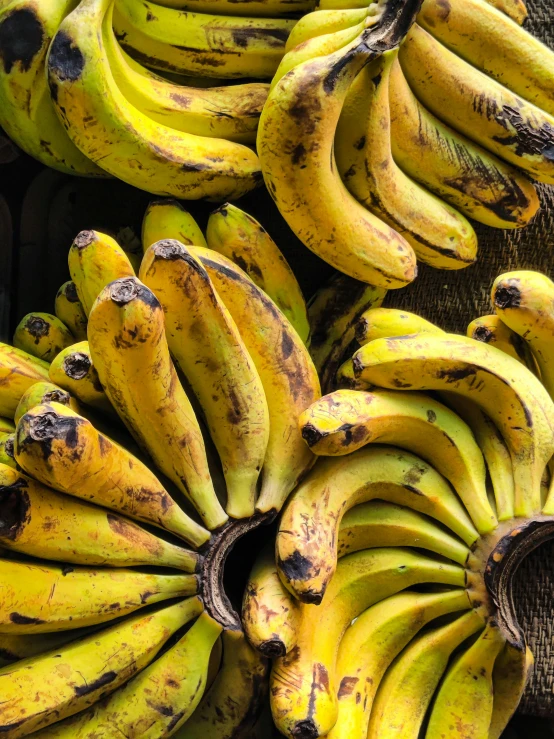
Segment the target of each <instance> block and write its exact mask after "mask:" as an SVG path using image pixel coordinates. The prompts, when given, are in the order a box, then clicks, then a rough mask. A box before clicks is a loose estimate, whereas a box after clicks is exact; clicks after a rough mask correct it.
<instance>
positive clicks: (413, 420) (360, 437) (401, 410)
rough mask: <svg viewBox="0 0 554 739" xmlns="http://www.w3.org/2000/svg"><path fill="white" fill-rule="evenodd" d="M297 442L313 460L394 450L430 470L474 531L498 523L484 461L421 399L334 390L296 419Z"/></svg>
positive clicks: (461, 431)
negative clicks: (369, 449)
mask: <svg viewBox="0 0 554 739" xmlns="http://www.w3.org/2000/svg"><path fill="white" fill-rule="evenodd" d="M300 428H301V430H302V437H303V438H304V440H305V441H306V443H307V444H308V446H309V447H310V449H311V450H312V451H313V452H314V453H315V454H318V455H324V456H343V455H345V454H348V453H349V452H351V451H355V450H356V449H360V448H361V447H363V446H365V445H366V444H374V443H378V444H394V445H395V446H399V447H401V448H403V449H407V450H408V451H410V452H412V453H413V454H417V455H418V456H419V457H422V459H424V460H425V461H427V462H429V463H430V464H433V466H434V467H435V469H436V470H437V471H438V472H440V473H441V475H443V476H444V477H446V479H447V480H449V481H450V483H451V485H452V486H453V488H454V489H455V490H456V492H457V493H458V495H459V496H460V498H461V500H462V502H463V504H464V506H465V507H466V509H467V511H468V513H469V515H470V517H471V519H472V521H473V523H474V524H475V527H476V529H477V530H478V531H479V533H480V534H482V535H483V534H488V533H490V532H491V531H492V530H494V529H495V528H496V526H497V525H498V521H497V519H496V516H495V515H494V512H493V510H492V508H491V506H490V503H489V501H488V498H487V488H486V470H485V462H484V459H483V455H482V454H481V451H480V449H479V447H478V446H477V444H476V443H475V439H474V438H473V434H472V433H471V430H470V428H469V427H468V426H467V425H466V424H465V423H464V422H463V421H462V419H461V418H460V417H459V416H457V415H456V414H455V413H453V412H452V411H451V410H450V409H448V408H446V407H445V406H444V405H442V404H441V403H438V402H437V401H436V400H433V399H432V398H429V397H427V396H425V395H422V394H420V393H410V394H408V393H402V392H398V391H397V392H393V391H389V392H387V391H382V390H377V391H375V392H371V393H369V392H360V391H357V390H337V391H335V392H334V393H331V394H329V395H325V396H324V397H323V398H320V399H319V400H317V401H316V402H315V403H314V404H313V405H312V406H311V407H310V408H308V409H307V410H306V411H304V413H303V414H302V415H301V416H300Z"/></svg>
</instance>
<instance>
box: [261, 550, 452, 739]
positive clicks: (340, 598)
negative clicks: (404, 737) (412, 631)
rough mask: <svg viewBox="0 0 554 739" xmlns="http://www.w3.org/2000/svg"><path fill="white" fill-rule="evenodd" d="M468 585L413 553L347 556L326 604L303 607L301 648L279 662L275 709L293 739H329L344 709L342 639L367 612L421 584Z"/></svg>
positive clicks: (280, 724) (272, 692) (274, 683)
mask: <svg viewBox="0 0 554 739" xmlns="http://www.w3.org/2000/svg"><path fill="white" fill-rule="evenodd" d="M431 582H432V583H442V584H449V585H454V586H456V587H464V582H465V575H464V570H463V568H461V567H459V566H458V565H451V564H445V563H444V562H439V561H438V560H434V559H431V558H429V557H425V556H423V555H421V554H416V553H415V552H414V551H412V550H410V549H395V548H385V549H369V550H365V551H362V552H356V553H355V554H349V555H348V556H346V557H343V558H342V559H341V560H340V562H339V564H338V567H337V571H336V573H335V576H334V577H333V579H332V580H331V583H330V584H329V588H328V589H327V592H326V594H325V597H324V599H323V601H322V603H321V605H320V606H315V605H306V604H303V605H302V606H301V620H300V628H299V630H298V634H297V644H296V648H295V649H293V650H292V652H291V653H290V654H289V655H286V656H285V657H280V658H279V659H277V660H276V661H275V662H274V664H273V672H272V676H271V690H270V699H271V711H272V714H273V720H274V721H275V724H276V726H277V728H278V729H279V731H280V732H281V733H282V734H285V736H288V737H293V738H294V737H298V736H301V737H302V736H311V737H316V736H324V735H325V734H327V733H328V732H329V731H330V730H331V729H332V728H333V725H334V724H335V721H336V718H337V711H338V705H337V703H338V701H337V688H338V686H336V685H335V675H336V660H337V652H338V649H339V643H340V640H341V638H342V636H343V634H344V632H345V631H346V629H347V627H348V626H349V625H350V624H351V622H352V620H353V619H355V618H356V617H357V616H359V615H360V613H362V612H363V611H364V610H365V609H366V608H369V607H370V606H371V605H373V604H375V603H377V602H378V601H380V600H382V599H383V598H386V597H388V596H390V595H393V594H395V593H398V592H399V591H400V590H404V589H405V588H407V587H409V586H410V585H415V584H418V583H431Z"/></svg>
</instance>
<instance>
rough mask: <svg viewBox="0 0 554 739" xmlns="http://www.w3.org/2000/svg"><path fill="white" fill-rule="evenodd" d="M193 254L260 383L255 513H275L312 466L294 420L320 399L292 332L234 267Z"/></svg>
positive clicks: (207, 253)
mask: <svg viewBox="0 0 554 739" xmlns="http://www.w3.org/2000/svg"><path fill="white" fill-rule="evenodd" d="M195 252H196V255H197V256H198V257H199V258H200V260H201V262H202V264H203V265H204V267H205V268H206V271H207V272H208V274H209V276H210V279H211V281H212V283H213V286H214V289H215V290H216V292H217V294H218V295H219V297H220V298H221V300H222V301H223V303H224V304H225V307H226V308H227V310H228V311H229V313H230V314H231V317H232V318H233V320H234V322H235V324H236V325H237V326H238V327H239V331H240V334H241V337H242V340H243V341H244V344H245V346H246V349H247V350H248V353H249V354H250V356H251V357H252V361H253V362H254V365H255V367H256V370H257V371H258V374H259V376H260V379H261V381H262V385H263V388H264V391H265V396H266V399H267V404H268V408H269V442H268V446H267V451H266V456H265V460H264V466H263V469H262V484H261V489H260V495H259V497H258V501H257V504H256V510H257V511H258V512H261V513H267V512H269V511H274V512H278V511H280V510H281V508H282V506H283V503H284V502H285V500H286V499H287V496H288V495H289V493H290V492H291V491H292V490H293V489H294V487H295V486H296V484H297V483H298V480H299V479H300V478H301V477H303V476H304V474H305V473H306V472H307V471H308V470H309V469H310V467H311V466H312V464H313V463H314V462H315V457H314V455H313V454H312V452H311V451H310V450H309V449H308V448H307V447H306V445H305V444H304V442H303V440H302V436H301V435H300V429H299V428H298V418H299V416H300V414H301V413H302V411H303V410H304V409H305V408H307V407H308V406H309V405H310V404H311V403H313V402H314V401H315V400H316V399H317V398H318V397H319V396H320V395H321V391H320V386H319V379H318V377H317V372H316V369H315V367H314V365H313V362H312V360H311V358H310V355H309V354H308V350H307V349H306V347H305V346H304V344H303V343H302V340H301V339H300V337H299V336H298V334H297V333H296V331H295V330H294V328H293V327H292V326H291V325H290V323H289V322H288V321H287V319H286V318H285V316H284V315H283V314H282V313H281V311H280V310H279V309H278V308H277V307H276V306H275V304H274V303H273V301H272V300H271V299H270V298H269V297H268V296H267V295H266V294H265V293H264V292H263V290H260V288H259V287H258V286H257V285H255V284H254V283H253V282H252V281H251V280H250V279H249V277H248V276H247V275H246V273H244V272H243V271H242V270H241V269H240V267H237V266H236V265H235V264H233V262H231V261H230V260H229V259H226V258H225V257H224V256H222V255H220V254H218V253H217V252H214V251H211V250H210V249H196V250H195Z"/></svg>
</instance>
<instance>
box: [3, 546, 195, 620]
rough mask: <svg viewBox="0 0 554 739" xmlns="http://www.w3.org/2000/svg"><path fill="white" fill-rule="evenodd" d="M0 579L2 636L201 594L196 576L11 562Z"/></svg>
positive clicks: (111, 615)
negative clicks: (0, 581)
mask: <svg viewBox="0 0 554 739" xmlns="http://www.w3.org/2000/svg"><path fill="white" fill-rule="evenodd" d="M0 575H1V577H2V603H1V604H0V634H40V633H42V632H45V631H46V632H48V631H62V630H65V629H77V628H79V627H81V626H90V625H92V624H100V623H104V622H105V621H111V620H112V619H114V618H118V617H119V616H125V615H126V614H128V613H132V612H133V611H136V610H137V609H138V608H143V607H144V606H145V605H148V604H149V603H157V602H158V601H161V600H166V599H168V598H180V597H183V596H187V595H193V594H194V593H196V590H197V580H196V576H195V575H182V574H170V575H152V574H146V573H144V572H137V571H134V570H125V569H90V568H85V567H63V566H58V565H50V564H48V565H46V564H43V563H40V564H30V563H29V562H18V561H16V560H6V559H0ZM122 593H124V594H125V600H122V598H121V595H122Z"/></svg>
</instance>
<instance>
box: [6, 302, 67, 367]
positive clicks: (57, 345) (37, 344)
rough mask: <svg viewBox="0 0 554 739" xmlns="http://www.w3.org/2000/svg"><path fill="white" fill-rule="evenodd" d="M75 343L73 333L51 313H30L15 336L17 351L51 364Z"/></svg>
mask: <svg viewBox="0 0 554 739" xmlns="http://www.w3.org/2000/svg"><path fill="white" fill-rule="evenodd" d="M74 343H75V339H74V337H73V334H72V333H71V331H70V330H69V329H68V328H67V326H65V325H64V324H63V323H62V322H61V321H60V319H59V318H56V316H53V315H52V314H51V313H28V314H27V315H26V316H23V318H22V319H21V321H20V322H19V324H18V325H17V327H16V329H15V333H14V335H13V345H14V347H15V348H16V349H21V350H22V351H24V352H27V353H28V354H32V355H33V356H34V357H37V359H42V360H43V361H45V362H51V361H52V360H53V359H54V357H55V356H56V354H58V353H59V352H61V350H62V349H65V347H67V346H71V344H74Z"/></svg>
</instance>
